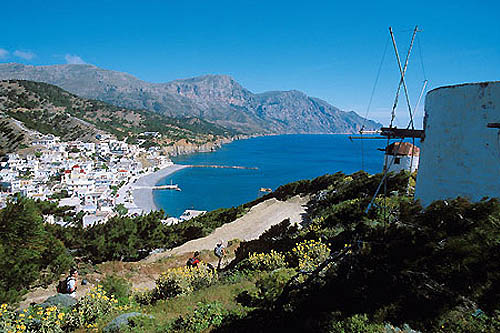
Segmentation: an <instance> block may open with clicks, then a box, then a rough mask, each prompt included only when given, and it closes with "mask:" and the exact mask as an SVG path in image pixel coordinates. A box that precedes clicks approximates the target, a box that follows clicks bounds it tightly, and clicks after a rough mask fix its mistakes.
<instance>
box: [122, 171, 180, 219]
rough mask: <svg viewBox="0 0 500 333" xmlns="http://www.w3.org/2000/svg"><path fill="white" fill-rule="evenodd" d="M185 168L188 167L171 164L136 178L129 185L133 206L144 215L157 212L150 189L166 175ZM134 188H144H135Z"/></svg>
mask: <svg viewBox="0 0 500 333" xmlns="http://www.w3.org/2000/svg"><path fill="white" fill-rule="evenodd" d="M187 167H189V166H187V165H180V164H172V165H169V166H167V167H165V168H163V169H160V170H158V171H156V172H152V173H148V174H145V175H143V176H141V177H140V178H138V179H137V180H136V181H135V182H134V183H133V184H131V188H132V197H133V200H134V204H135V206H137V207H138V208H139V209H140V210H141V211H142V212H143V213H146V214H147V213H149V212H151V211H154V210H158V207H156V205H155V203H154V200H153V190H152V189H151V188H150V187H153V186H155V185H156V184H157V183H158V182H159V181H160V180H161V179H163V178H165V177H167V176H168V175H170V174H172V173H174V172H176V171H179V170H181V169H184V168H187ZM136 186H137V187H146V188H135V187H136ZM147 187H149V188H147Z"/></svg>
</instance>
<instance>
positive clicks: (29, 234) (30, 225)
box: [0, 195, 72, 302]
mask: <svg viewBox="0 0 500 333" xmlns="http://www.w3.org/2000/svg"><path fill="white" fill-rule="evenodd" d="M71 264H72V258H71V257H70V256H69V255H68V254H67V252H66V248H65V247H64V245H63V244H62V242H61V241H59V240H57V239H56V238H55V237H54V236H53V235H52V234H51V233H48V232H47V230H46V228H45V225H44V223H43V218H42V214H41V212H40V210H39V208H38V207H37V204H36V202H35V201H33V200H31V199H27V198H24V197H21V196H20V195H18V196H17V197H15V198H14V200H11V201H9V202H7V206H6V207H5V208H4V209H3V210H1V211H0V302H17V301H19V299H20V297H21V296H22V295H23V294H24V293H25V292H26V290H27V289H28V288H30V287H33V286H34V285H35V284H36V283H37V282H38V284H46V283H49V282H51V281H52V280H54V278H57V277H58V276H59V275H60V274H61V273H62V272H64V271H66V270H67V269H69V267H70V266H71ZM41 272H43V274H41Z"/></svg>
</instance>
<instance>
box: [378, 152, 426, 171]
mask: <svg viewBox="0 0 500 333" xmlns="http://www.w3.org/2000/svg"><path fill="white" fill-rule="evenodd" d="M395 158H399V164H396V163H395V162H396V161H393V160H394V159H395ZM418 160H419V156H413V159H412V158H411V156H408V155H397V156H394V155H389V154H385V155H384V165H386V166H388V165H390V167H389V172H390V171H393V172H395V173H399V172H400V171H401V170H407V171H410V168H411V172H413V171H415V170H417V169H418Z"/></svg>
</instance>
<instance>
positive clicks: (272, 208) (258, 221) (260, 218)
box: [144, 196, 308, 262]
mask: <svg viewBox="0 0 500 333" xmlns="http://www.w3.org/2000/svg"><path fill="white" fill-rule="evenodd" d="M307 201H308V198H307V197H300V196H295V197H293V198H291V199H289V200H287V201H278V200H276V199H274V198H273V199H269V200H266V201H264V202H261V203H260V204H258V205H255V206H253V207H252V208H251V209H250V211H249V212H248V213H247V214H245V215H244V216H242V217H240V218H238V219H236V220H235V221H234V222H231V223H228V224H225V225H223V226H221V227H219V228H217V229H215V231H214V232H212V233H211V234H210V235H208V236H206V237H203V238H199V239H195V240H192V241H189V242H187V243H184V244H183V245H181V246H178V247H176V248H174V249H172V250H169V251H166V252H163V253H158V254H154V255H152V256H150V257H148V258H146V259H144V261H145V262H154V261H156V260H159V259H161V258H163V257H168V256H174V255H180V254H183V253H190V252H194V251H201V250H211V249H213V248H214V246H215V244H216V243H217V241H218V240H222V241H223V242H224V243H227V241H230V240H233V239H239V240H242V241H243V240H245V241H246V240H252V239H256V238H259V236H260V235H261V234H262V233H263V232H264V231H266V230H267V229H269V228H270V227H271V226H273V225H275V224H278V223H280V222H281V221H283V220H284V219H287V218H289V219H290V221H291V222H292V223H294V222H302V221H303V219H304V217H305V215H306V210H305V209H306V206H305V205H306V203H307Z"/></svg>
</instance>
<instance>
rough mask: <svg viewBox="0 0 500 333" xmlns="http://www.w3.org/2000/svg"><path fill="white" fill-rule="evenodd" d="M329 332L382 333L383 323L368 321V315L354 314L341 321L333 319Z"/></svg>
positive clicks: (383, 329)
mask: <svg viewBox="0 0 500 333" xmlns="http://www.w3.org/2000/svg"><path fill="white" fill-rule="evenodd" d="M329 332H330V333H359V332H363V333H384V332H385V328H384V325H383V324H375V323H370V321H369V320H368V316H367V315H366V314H363V315H354V316H352V317H349V318H347V319H345V320H342V321H334V322H332V323H331V324H330V327H329Z"/></svg>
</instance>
